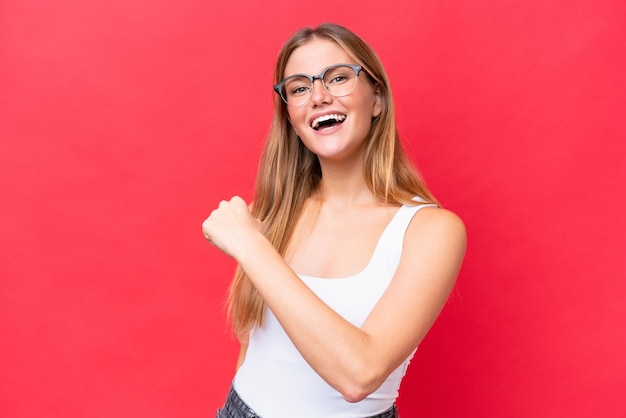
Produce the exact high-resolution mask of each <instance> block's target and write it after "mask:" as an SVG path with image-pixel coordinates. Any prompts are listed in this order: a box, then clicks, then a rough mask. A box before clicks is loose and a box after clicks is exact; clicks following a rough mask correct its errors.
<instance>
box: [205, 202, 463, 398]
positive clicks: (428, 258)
mask: <svg viewBox="0 0 626 418" xmlns="http://www.w3.org/2000/svg"><path fill="white" fill-rule="evenodd" d="M203 232H204V234H205V237H206V238H207V239H208V240H209V241H211V242H212V243H213V244H215V245H216V246H217V247H218V248H220V249H221V250H222V251H224V252H225V253H226V254H228V255H230V256H232V257H233V258H235V260H236V261H237V262H238V263H239V265H240V266H241V268H242V269H243V270H244V271H245V272H246V274H247V275H248V277H249V278H250V280H251V281H252V283H253V284H254V286H255V287H256V288H257V290H258V291H259V293H260V294H261V296H262V297H263V299H264V300H265V303H266V304H267V305H268V306H269V307H270V308H271V309H272V312H273V313H274V315H275V316H276V318H277V319H278V321H279V322H280V323H281V325H282V327H283V328H284V330H285V332H286V333H287V335H288V336H289V338H290V339H291V340H292V342H293V343H294V345H295V346H296V348H297V349H298V351H300V353H301V354H302V356H303V357H304V358H305V359H306V361H307V362H308V363H309V364H310V365H311V367H312V368H313V369H314V370H315V371H316V372H317V373H318V374H319V375H320V376H321V377H322V378H323V379H324V380H325V381H326V382H328V383H329V384H330V385H331V386H333V387H334V388H335V389H337V390H338V391H339V392H341V394H342V395H343V397H344V398H345V399H346V400H348V401H351V402H356V401H359V400H361V399H363V398H364V397H366V396H367V395H368V394H370V393H372V392H373V391H375V390H376V389H377V388H378V387H379V386H380V384H382V382H383V381H384V380H385V379H386V378H387V376H388V375H389V374H390V373H391V372H392V371H393V370H394V369H395V368H397V367H398V366H399V365H400V364H401V363H402V362H403V361H404V360H405V359H406V358H407V357H408V356H409V354H410V353H411V352H412V351H413V350H414V349H415V347H417V345H418V344H419V343H420V341H421V340H422V339H423V338H424V336H425V335H426V333H427V332H428V330H429V329H430V327H431V326H432V324H433V322H434V320H435V319H436V318H437V316H438V315H439V312H440V311H441V309H442V307H443V306H444V304H445V301H446V299H447V298H448V295H449V293H450V291H451V289H452V287H453V286H454V282H455V280H456V277H457V275H458V272H459V269H460V266H461V262H462V260H463V256H464V253H465V247H466V233H465V227H464V225H463V223H462V222H461V220H460V219H459V218H458V217H457V216H456V215H454V214H453V213H451V212H449V211H447V210H444V209H436V208H424V209H422V210H420V211H419V212H418V213H417V214H416V215H415V216H414V218H413V220H412V221H411V223H410V225H409V227H408V229H407V232H406V235H405V238H404V245H403V251H402V256H401V259H400V264H399V266H398V269H397V271H396V273H395V275H394V277H393V279H392V280H391V283H390V284H389V286H388V288H387V290H386V291H385V293H384V294H383V296H382V297H381V299H380V300H379V301H378V302H377V304H376V306H375V307H374V308H373V310H372V312H371V313H370V314H369V316H368V318H367V319H366V321H365V322H364V324H363V325H362V326H361V327H360V328H358V327H356V326H354V325H352V324H351V323H349V322H348V321H346V320H345V319H344V318H342V317H341V316H340V315H339V314H337V313H336V312H335V311H333V310H332V309H331V308H329V307H328V306H327V305H326V304H325V303H324V302H323V301H322V300H320V299H319V298H318V297H317V296H316V295H315V294H314V293H313V292H312V291H311V290H310V289H309V288H308V287H307V286H306V285H305V284H304V283H303V282H302V281H301V280H300V279H299V278H298V276H297V275H296V274H295V273H294V272H293V270H292V269H291V268H290V267H289V266H288V265H287V264H286V263H285V261H284V260H283V258H282V257H281V256H280V254H279V253H278V252H277V251H276V250H275V249H274V247H273V246H272V245H271V243H270V242H269V241H267V239H266V238H265V237H264V236H263V234H262V233H261V225H260V222H259V221H258V220H256V219H254V218H253V217H252V215H251V214H250V212H249V210H248V207H247V205H246V203H245V202H244V201H243V200H242V199H241V198H238V197H235V198H233V199H232V200H231V201H228V202H226V201H223V202H222V203H220V206H219V208H218V209H216V210H215V211H213V213H212V214H211V216H210V217H209V218H208V219H207V220H206V221H205V222H204V224H203Z"/></svg>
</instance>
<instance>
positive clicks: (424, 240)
mask: <svg viewBox="0 0 626 418" xmlns="http://www.w3.org/2000/svg"><path fill="white" fill-rule="evenodd" d="M404 246H405V250H408V252H409V253H412V254H413V255H414V254H415V252H419V253H423V254H429V255H430V256H431V257H432V256H435V257H436V258H437V259H441V258H442V257H443V258H447V259H449V260H450V261H452V260H453V259H457V260H458V262H459V263H460V261H461V260H462V259H463V256H464V255H465V249H466V246H467V232H466V229H465V224H464V223H463V221H462V220H461V218H460V217H459V216H457V215H456V214H455V213H453V212H451V211H449V210H447V209H442V208H431V207H426V208H423V209H420V211H419V212H417V213H416V214H415V216H414V217H413V219H412V221H411V223H410V224H409V227H408V229H407V231H406V235H405V238H404Z"/></svg>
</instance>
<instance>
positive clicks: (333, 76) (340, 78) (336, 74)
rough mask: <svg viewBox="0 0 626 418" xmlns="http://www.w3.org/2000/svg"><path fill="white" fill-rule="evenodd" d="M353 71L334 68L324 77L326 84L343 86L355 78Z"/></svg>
mask: <svg viewBox="0 0 626 418" xmlns="http://www.w3.org/2000/svg"><path fill="white" fill-rule="evenodd" d="M351 71H352V70H351V69H350V68H348V67H345V66H340V67H336V68H332V69H331V70H329V71H328V72H327V73H326V74H325V75H324V83H325V84H326V85H327V86H328V85H331V84H343V83H345V82H347V81H348V80H350V79H352V78H353V77H354V73H352V74H350V72H351Z"/></svg>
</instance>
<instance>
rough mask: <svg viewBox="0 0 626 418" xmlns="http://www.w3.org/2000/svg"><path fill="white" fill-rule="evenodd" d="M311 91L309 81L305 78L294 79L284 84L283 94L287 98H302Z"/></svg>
mask: <svg viewBox="0 0 626 418" xmlns="http://www.w3.org/2000/svg"><path fill="white" fill-rule="evenodd" d="M310 90H311V81H310V80H309V79H308V78H306V77H294V78H291V79H289V80H288V81H287V82H286V83H285V92H286V93H287V95H288V96H302V95H306V94H308V93H309V91H310Z"/></svg>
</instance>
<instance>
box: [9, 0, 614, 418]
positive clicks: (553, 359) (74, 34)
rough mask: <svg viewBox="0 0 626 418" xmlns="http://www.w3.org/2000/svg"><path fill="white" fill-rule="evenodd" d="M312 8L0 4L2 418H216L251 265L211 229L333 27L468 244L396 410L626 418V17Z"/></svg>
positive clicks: (277, 4) (514, 6)
mask: <svg viewBox="0 0 626 418" xmlns="http://www.w3.org/2000/svg"><path fill="white" fill-rule="evenodd" d="M296 3H297V2H296ZM296 3H294V2H293V1H287V0H277V1H273V2H271V6H268V5H266V4H265V3H264V2H257V1H251V0H246V1H242V2H235V3H233V2H224V3H222V2H219V3H217V4H215V3H211V2H206V1H194V0H178V1H173V0H171V1H167V0H157V1H150V2H144V1H139V0H123V1H122V0H108V1H90V2H79V1H74V2H71V1H60V0H59V1H44V0H4V1H2V2H1V3H0V196H1V198H0V199H1V200H0V240H1V241H0V242H1V250H0V338H1V342H0V417H20V418H28V417H42V416H46V417H90V418H99V417H103V418H104V417H112V416H121V417H147V416H150V417H155V418H157V417H210V416H212V414H213V413H214V410H215V408H216V407H217V406H218V404H220V403H221V402H222V400H223V397H224V395H225V393H226V391H227V389H228V385H229V383H230V379H231V377H232V373H233V368H234V361H235V356H236V344H235V343H234V341H233V340H232V339H231V338H230V337H229V333H228V328H227V326H226V324H225V314H224V309H223V299H224V295H225V291H226V287H227V285H228V283H229V280H230V277H231V274H232V272H233V269H234V264H233V262H232V261H231V260H229V259H227V258H225V257H224V256H222V255H221V254H219V253H218V252H217V251H216V250H215V249H214V248H212V247H211V246H210V245H208V244H207V243H205V242H204V241H203V237H202V234H201V233H200V223H201V221H202V220H203V219H204V217H205V216H207V215H208V213H209V211H210V209H211V208H212V207H213V206H214V205H215V204H216V203H217V202H218V201H219V200H220V199H222V198H226V197H230V196H231V195H232V194H242V195H244V196H245V197H247V198H249V197H250V195H251V190H252V184H253V179H254V173H255V169H256V161H257V158H258V155H259V151H260V147H261V142H262V140H263V138H264V136H265V134H266V133H267V131H268V128H269V120H270V117H271V103H272V99H273V96H272V95H273V93H272V90H271V71H272V68H273V64H274V60H275V58H276V56H277V53H278V49H279V47H280V45H281V44H282V42H283V41H284V40H285V39H286V38H287V37H288V36H289V35H290V34H291V33H292V32H293V31H294V30H295V29H296V28H298V27H300V26H302V25H314V24H317V23H320V22H322V21H335V22H337V23H341V24H344V25H346V26H348V27H350V28H352V29H353V30H354V31H356V32H357V33H359V34H361V35H362V36H363V37H364V38H365V39H366V40H368V41H369V42H370V43H371V44H372V45H373V46H374V48H375V49H376V50H377V51H378V52H379V54H380V56H381V57H382V59H383V61H384V62H385V64H386V67H387V69H388V72H389V74H390V77H391V80H392V87H393V89H394V94H395V97H396V101H397V107H398V111H399V122H400V126H401V130H402V133H403V135H404V137H405V139H406V141H407V143H408V148H409V150H410V152H411V155H412V157H413V158H414V160H415V161H416V162H417V163H418V165H419V166H420V168H421V169H422V171H423V173H424V175H425V178H426V179H427V181H428V183H429V184H430V186H431V187H432V189H433V190H434V192H435V193H436V194H437V195H438V197H439V198H440V199H441V200H442V202H443V203H444V204H445V205H446V206H447V207H449V208H450V209H452V210H454V211H456V212H457V213H458V214H460V215H461V217H462V218H463V219H464V220H465V222H466V224H467V228H468V232H469V248H468V253H467V258H466V262H465V264H464V267H463V270H462V272H461V276H460V278H459V281H458V285H457V287H456V289H455V291H454V292H453V296H452V298H451V300H450V302H449V304H448V305H447V306H446V308H445V310H444V312H443V314H442V316H441V318H440V320H439V321H438V322H437V324H436V325H435V327H434V328H433V330H432V332H431V333H430V334H429V335H428V336H427V338H426V340H425V341H424V342H423V344H422V346H421V347H420V349H419V351H418V354H417V356H416V358H415V360H414V362H413V364H412V366H411V368H410V369H409V373H408V375H407V378H406V380H405V382H404V383H403V386H402V388H401V395H402V396H401V399H400V408H401V413H402V415H403V416H404V417H409V418H410V417H414V416H425V417H564V416H568V417H590V416H594V417H600V416H601V417H622V416H625V415H626V403H624V400H623V390H624V387H626V356H625V355H624V353H625V349H626V347H625V345H626V344H625V343H626V333H625V332H624V330H623V328H624V319H625V317H626V303H625V300H626V281H625V280H624V279H625V278H626V274H625V273H626V268H625V267H624V256H625V255H626V221H625V219H626V218H625V216H624V213H623V212H624V208H625V207H626V198H625V197H624V196H625V194H624V192H625V188H624V183H625V181H626V122H625V120H626V117H625V110H626V106H625V105H624V102H625V97H626V81H625V80H626V78H625V77H624V74H625V73H626V53H625V51H626V49H625V48H624V45H625V44H626V29H625V28H626V4H625V3H624V2H623V1H622V0H613V1H610V0H607V1H601V2H598V1H594V0H573V1H569V2H554V1H544V0H530V1H524V2H522V1H518V2H513V1H506V2H503V1H495V0H494V1H485V0H478V1H472V2H467V1H461V0H457V1H446V2H432V1H409V0H406V1H400V2H395V3H393V6H383V5H382V4H381V3H380V2H379V1H364V0H361V1H355V2H350V1H348V2H339V3H338V4H334V3H323V2H322V3H319V2H318V3H306V4H304V3H303V4H302V5H298V4H296ZM268 418H271V417H268Z"/></svg>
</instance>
